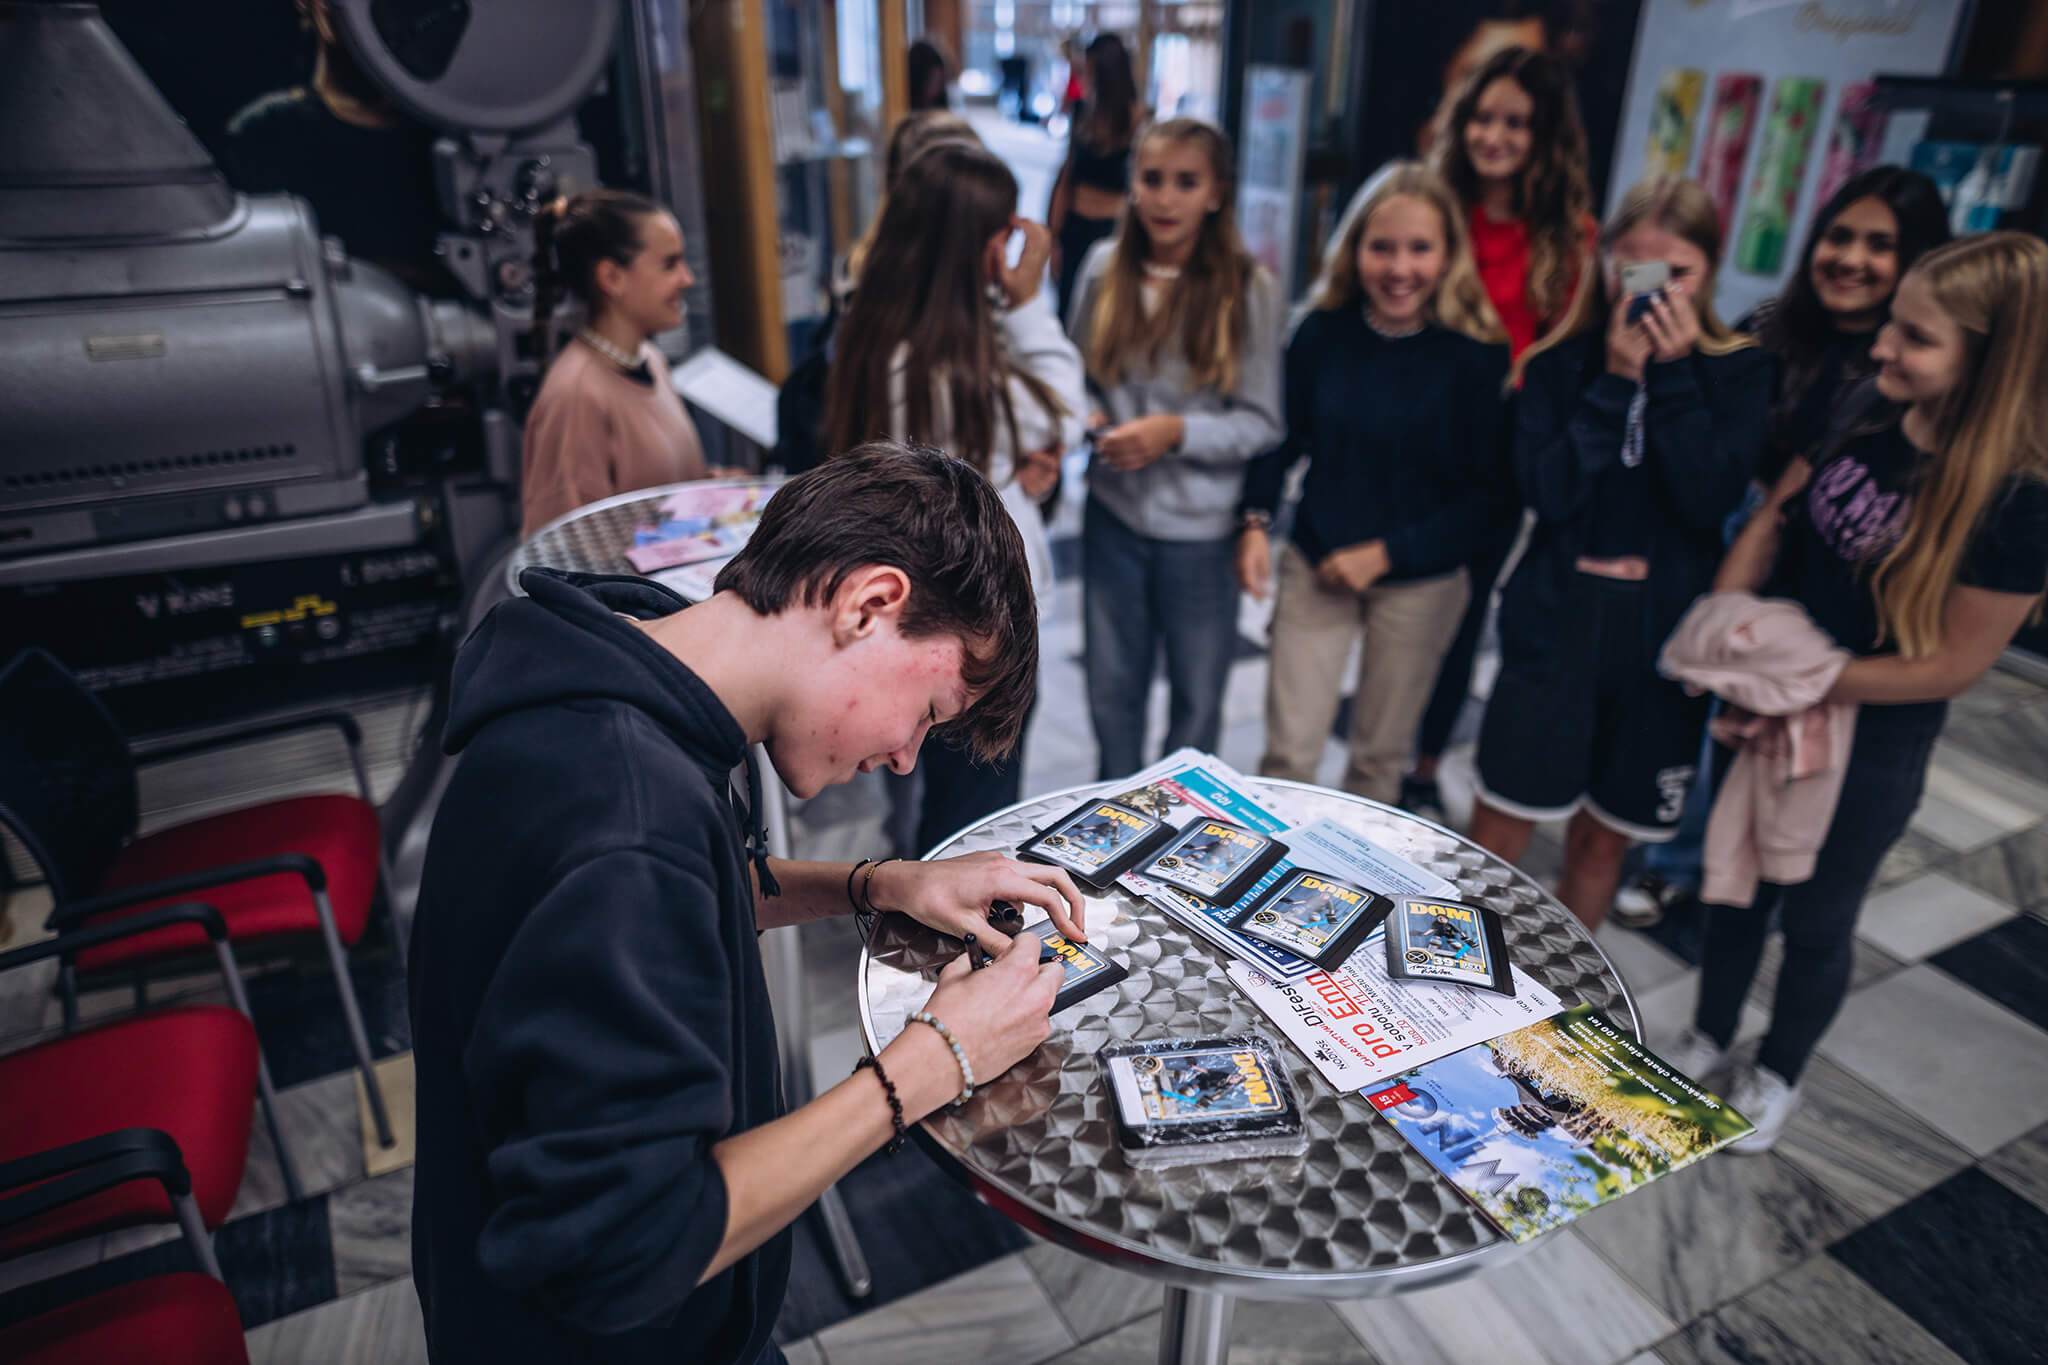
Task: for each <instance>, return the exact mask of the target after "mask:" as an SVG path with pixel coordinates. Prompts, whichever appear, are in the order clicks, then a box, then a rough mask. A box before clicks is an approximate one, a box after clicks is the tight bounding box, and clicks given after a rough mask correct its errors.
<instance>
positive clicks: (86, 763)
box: [0, 649, 396, 1147]
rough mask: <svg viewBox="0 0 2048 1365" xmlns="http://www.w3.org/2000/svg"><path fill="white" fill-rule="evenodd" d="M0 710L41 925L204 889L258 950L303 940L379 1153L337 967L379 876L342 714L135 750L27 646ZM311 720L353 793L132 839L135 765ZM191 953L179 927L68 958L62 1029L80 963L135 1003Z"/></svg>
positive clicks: (355, 1014)
mask: <svg viewBox="0 0 2048 1365" xmlns="http://www.w3.org/2000/svg"><path fill="white" fill-rule="evenodd" d="M0 715H5V716H7V717H8V720H9V724H8V726H7V727H6V733H5V735H4V736H0V826H4V827H6V828H8V829H10V830H12V832H13V833H14V834H15V835H16V837H17V838H19V839H20V840H21V842H22V843H23V844H24V845H25V846H26V847H27V849H28V850H29V852H30V854H31V855H32V856H33V857H34V859H35V861H36V862H37V864H38V865H39V867H40V868H41V870H42V873H43V876H44V878H45V879H46V880H47V881H48V883H49V886H50V894H51V897H52V899H53V901H54V902H55V906H54V908H53V909H52V910H51V912H50V918H49V921H48V927H49V928H52V929H55V930H58V931H60V932H61V931H67V930H71V929H75V928H78V927H79V926H81V925H85V924H93V923H104V922H107V921H109V920H115V919H120V918H124V917H128V916H133V915H136V914H139V913H141V912H142V911H145V910H148V909H150V908H152V907H155V906H160V905H164V904H167V903H170V902H174V901H179V900H183V899H185V898H187V897H190V896H193V895H195V894H201V893H203V894H204V895H205V898H206V900H207V902H208V903H209V904H211V905H213V906H214V907H215V908H217V909H218V910H219V911H220V914H221V916H222V918H223V919H225V920H226V922H227V926H228V936H229V938H230V939H232V940H233V941H234V942H235V943H237V944H243V945H252V944H253V945H258V946H261V947H264V948H269V947H272V946H277V945H279V944H281V943H282V942H284V941H287V940H291V939H303V938H305V937H308V936H318V937H319V939H320V940H321V942H322V944H323V946H324V947H325V949H326V954H327V961H328V965H329V967H330V968H331V969H332V970H333V972H334V980H335V985H336V987H337V989H338V990H339V993H340V996H341V1009H342V1016H343V1019H344V1021H345V1023H346V1024H347V1026H348V1036H349V1042H350V1045H351V1046H352V1047H353V1049H354V1051H355V1055H356V1065H357V1067H358V1068H359V1069H360V1070H361V1072H362V1076H363V1084H364V1086H365V1087H366V1088H367V1090H368V1092H369V1101H370V1115H371V1119H372V1121H373V1122H374V1123H375V1125H376V1129H377V1139H378V1141H379V1142H381V1143H382V1144H383V1145H384V1146H386V1147H389V1146H391V1145H392V1144H393V1142H394V1138H393V1136H392V1132H391V1121H390V1119H389V1117H388V1116H387V1115H386V1112H385V1107H384V1091H383V1088H382V1086H380V1085H379V1084H378V1082H377V1072H376V1068H375V1067H374V1066H373V1065H372V1061H371V1057H370V1044H369V1038H368V1036H367V1035H366V1033H365V1031H364V1028H363V1012H362V1007H361V1005H360V1004H358V1003H357V1000H356V993H355V986H354V984H353V983H352V982H351V981H350V980H349V974H348V949H349V948H351V947H353V946H355V944H356V943H357V942H358V941H360V940H361V938H362V935H363V930H364V928H365V926H366V925H367V924H368V923H369V918H370V909H371V906H372V904H373V903H374V901H375V899H376V894H377V888H378V885H379V882H380V880H382V881H384V883H385V884H386V885H388V884H389V879H388V878H385V877H383V869H384V859H383V840H382V837H381V835H380V834H379V831H378V825H377V811H376V807H375V806H374V805H372V804H371V801H370V781H369V771H368V769H367V768H366V767H365V765H364V763H363V756H362V731H361V729H360V727H358V726H357V725H356V722H355V720H354V719H353V718H352V717H350V716H347V715H344V714H341V713H338V712H337V713H329V714H325V715H319V716H309V717H306V718H304V719H301V720H293V721H284V722H279V723H276V724H268V725H261V726H257V727H253V728H250V729H244V730H240V731H237V732H235V733H234V734H230V735H222V736H218V737H215V738H212V739H207V740H201V741H198V742H196V743H192V744H182V745H178V746H175V747H172V748H168V749H157V750H153V751H152V752H150V753H149V754H147V755H146V756H142V757H140V758H138V757H137V756H136V755H135V754H134V753H132V752H131V751H130V749H129V746H128V741H127V738H126V736H124V735H123V734H122V733H121V729H120V727H119V726H118V725H117V724H116V723H115V721H114V718H113V716H112V715H111V714H109V713H108V711H107V709H106V707H105V706H104V705H102V704H101V702H100V700H99V698H98V697H96V696H94V695H93V694H92V693H91V692H90V691H88V690H87V689H86V688H84V687H83V686H81V685H80V684H79V682H78V681H77V679H75V678H73V677H72V676H71V674H70V673H69V672H67V671H66V670H65V668H64V666H63V665H62V664H60V663H59V662H57V660H56V659H55V658H53V657H51V656H50V655H49V654H47V653H45V652H44V651H42V650H40V649H27V650H23V651H22V652H21V653H19V654H17V655H16V656H15V657H14V658H13V660H11V661H10V662H9V663H8V665H7V667H6V669H5V670H0ZM321 726H331V727H333V728H335V729H338V730H339V731H340V732H341V735H342V738H343V740H344V741H345V742H346V743H347V746H348V752H349V759H350V762H351V764H352V765H353V767H354V768H355V774H356V785H357V788H358V790H359V792H360V795H358V796H339V795H337V796H303V797H294V798H290V799H287V800H282V801H272V802H268V803H265V804H262V805H257V806H251V807H248V808H246V809H243V810H237V811H230V812H228V813H226V814H224V815H215V816H209V817H207V818H205V819H201V820H193V821H190V822H187V823H185V824H181V825H175V826H172V827H171V828H169V829H163V830H158V831H157V832H155V833H153V834H147V835H143V836H141V837H139V838H138V837H136V828H137V824H138V822H139V819H140V800H139V797H138V795H137V791H136V780H135V773H136V768H137V765H138V764H139V763H155V762H161V761H164V760H166V759H171V758H179V757H184V756H186V755H189V754H192V753H195V752H200V751H204V750H208V749H216V748H222V747H225V746H228V745H233V744H241V743H246V742H248V741H250V740H253V739H261V738H266V737H269V736H272V735H277V734H283V733H287V732H290V731H294V730H300V729H306V728H310V727H321ZM395 937H396V929H395V925H394V938H395ZM204 947H205V941H204V937H203V935H201V934H200V933H199V931H198V930H196V929H193V928H191V927H189V926H180V927H174V928H170V929H167V930H164V931H163V932H160V933H155V934H149V935H144V936H139V937H135V938H124V939H122V940H121V941H119V942H109V943H105V944H101V945H98V946H96V947H94V948H92V949H90V950H83V951H79V952H76V953H72V954H68V955H67V956H66V957H65V958H64V960H63V964H62V966H61V968H60V971H59V975H58V984H59V987H60V990H61V991H62V993H63V998H64V1022H65V1027H67V1028H71V1027H75V1026H76V1024H77V1018H78V1011H77V992H78V975H79V973H80V972H85V973H91V974H95V975H104V974H108V973H125V974H130V975H132V977H133V979H134V981H135V982H136V988H137V995H138V999H140V998H141V991H142V980H143V972H144V969H145V968H149V967H155V966H158V965H161V964H164V963H166V962H168V961H171V960H174V959H179V958H182V957H185V956H187V955H189V954H191V953H192V952H194V951H195V950H200V949H203V948H204Z"/></svg>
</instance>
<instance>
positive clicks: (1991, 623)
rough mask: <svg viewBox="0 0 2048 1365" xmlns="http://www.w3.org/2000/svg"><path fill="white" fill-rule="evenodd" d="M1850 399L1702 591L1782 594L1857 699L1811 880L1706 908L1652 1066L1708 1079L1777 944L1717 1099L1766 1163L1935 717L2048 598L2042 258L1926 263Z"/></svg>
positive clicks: (2047, 285)
mask: <svg viewBox="0 0 2048 1365" xmlns="http://www.w3.org/2000/svg"><path fill="white" fill-rule="evenodd" d="M1870 354H1871V358H1872V359H1873V360H1875V361H1876V362H1877V363H1878V371H1877V375H1876V377H1875V378H1874V379H1873V380H1871V381H1870V384H1869V386H1868V388H1867V389H1866V390H1864V391H1859V392H1858V393H1857V394H1853V395H1851V397H1850V398H1849V399H1847V400H1845V402H1844V407H1845V409H1846V410H1847V411H1846V413H1845V417H1844V419H1843V420H1842V421H1840V422H1838V430H1837V433H1836V434H1835V435H1834V436H1833V437H1831V438H1830V439H1829V440H1828V441H1827V442H1826V443H1824V444H1823V445H1822V446H1821V447H1820V448H1819V450H1817V451H1816V452H1815V453H1814V455H1813V457H1812V459H1811V460H1810V461H1809V460H1808V459H1807V458H1805V457H1799V458H1795V459H1793V460H1792V462H1791V464H1790V466H1789V467H1788V468H1787V469H1786V471H1785V473H1784V475H1783V476H1782V477H1781V478H1780V479H1779V480H1778V482H1777V484H1776V485H1775V487H1774V488H1773V489H1772V492H1771V495H1770V497H1769V499H1768V500H1767V502H1766V503H1765V505H1764V507H1763V509H1762V510H1761V511H1760V512H1759V513H1758V514H1757V515H1756V517H1754V518H1753V519H1752V520H1751V521H1750V523H1749V525H1748V526H1747V527H1746V528H1745V529H1744V530H1743V532H1742V534H1741V535H1740V536H1739V537H1737V539H1736V542H1735V545H1734V547H1733V548H1732V549H1731V550H1730V551H1729V552H1728V557H1727V560H1726V562H1725V563H1724V564H1723V565H1722V567H1721V572H1720V576H1719V577H1718V579H1717V580H1716V581H1715V585H1714V586H1715V587H1717V588H1723V589H1747V590H1750V591H1755V592H1759V593H1763V594H1766V595H1769V596H1772V597H1783V598H1790V599H1791V600H1793V601H1796V602H1798V603H1799V604H1800V605H1801V606H1803V607H1805V608H1806V611H1807V614H1808V615H1809V616H1811V617H1812V618H1813V620H1814V621H1815V622H1816V623H1817V624H1818V625H1819V626H1820V627H1821V628H1822V629H1824V630H1825V631H1827V633H1828V634H1829V635H1830V636H1832V637H1833V638H1834V640H1835V642H1836V643H1837V644H1838V645H1840V646H1842V647H1843V648H1844V649H1846V650H1848V651H1849V652H1850V654H1851V655H1852V656H1854V657H1852V658H1851V660H1850V662H1849V663H1848V664H1847V665H1846V666H1844V668H1843V669H1842V672H1841V676H1840V677H1839V678H1838V679H1837V681H1836V682H1835V685H1834V689H1833V690H1832V691H1831V692H1830V693H1829V694H1828V698H1827V700H1828V701H1830V702H1855V703H1857V704H1858V706H1857V714H1856V736H1855V740H1854V743H1853V744H1852V746H1851V748H1850V753H1849V763H1848V769H1847V772H1846V774H1845V775H1844V778H1843V782H1842V795H1841V799H1840V802H1839V804H1837V806H1836V808H1835V812H1834V817H1833V820H1832V821H1831V823H1830V824H1829V826H1828V831H1827V836H1826V840H1825V842H1823V844H1822V845H1821V851H1820V856H1819V859H1818V861H1817V863H1816V865H1815V869H1814V874H1813V877H1812V878H1811V879H1810V880H1808V881H1806V882H1802V883H1800V884H1799V885H1796V886H1774V885H1771V884H1769V883H1766V884H1765V885H1764V886H1763V888H1762V890H1761V892H1760V893H1759V895H1758V896H1757V898H1756V901H1755V902H1754V903H1753V904H1752V905H1749V906H1742V907H1735V906H1716V907H1715V908H1714V911H1713V914H1712V916H1711V917H1710V919H1709V922H1708V929H1707V941H1706V950H1705V957H1704V959H1703V961H1702V963H1701V968H1702V971H1701V979H1700V999H1699V1009H1698V1012H1697V1014H1696V1016H1695V1019H1694V1024H1693V1028H1692V1030H1691V1031H1690V1032H1688V1033H1687V1034H1686V1035H1685V1036H1684V1038H1682V1039H1681V1040H1680V1042H1679V1044H1678V1045H1677V1047H1676V1048H1675V1049H1672V1051H1677V1052H1682V1053H1683V1054H1684V1056H1683V1059H1681V1058H1680V1057H1677V1056H1671V1054H1670V1052H1666V1056H1667V1057H1669V1059H1670V1060H1671V1061H1672V1062H1673V1063H1674V1064H1675V1065H1678V1066H1680V1067H1681V1068H1682V1069H1684V1070H1686V1071H1687V1072H1690V1073H1691V1074H1694V1075H1701V1074H1703V1073H1705V1072H1708V1071H1711V1070H1714V1069H1716V1068H1717V1067H1720V1066H1723V1065H1725V1063H1726V1062H1727V1061H1728V1060H1729V1059H1728V1056H1727V1052H1726V1048H1727V1046H1728V1044H1729V1043H1730V1042H1731V1041H1732V1039H1733V1037H1734V1033H1735V1026H1736V1017H1737V1015H1738V1014H1739V1013H1740V1011H1741V1008H1742V1003H1743V1001H1744V999H1745V998H1746V997H1747V996H1748V994H1749V990H1750V986H1751V984H1752V983H1753V982H1754V980H1755V977H1756V968H1757V962H1758V960H1759V958H1760V956H1761V954H1762V951H1763V946H1764V938H1765V933H1766V928H1767V925H1768V923H1769V921H1770V920H1771V919H1772V918H1773V912H1774V911H1775V917H1776V919H1777V920H1778V922H1779V923H1780V924H1781V925H1782V926H1783V929H1784V934H1785V959H1784V965H1783V966H1782V967H1781V968H1780V969H1779V973H1778V985H1777V992H1776V999H1775V1002H1774V1004H1773V1008H1772V1012H1771V1025H1770V1031H1769V1032H1768V1033H1766V1034H1765V1035H1764V1039H1763V1044H1762V1046H1761V1048H1760V1049H1759V1050H1758V1052H1757V1055H1756V1061H1755V1063H1754V1064H1753V1065H1751V1066H1748V1067H1745V1068H1743V1069H1742V1070H1741V1071H1740V1073H1739V1074H1737V1075H1736V1076H1735V1077H1734V1079H1733V1088H1732V1090H1731V1091H1725V1092H1724V1093H1727V1094H1729V1096H1730V1102H1731V1103H1732V1104H1733V1105H1734V1106H1735V1107H1736V1108H1737V1109H1738V1110H1740V1111H1741V1112H1742V1114H1743V1115H1745V1116H1746V1117H1747V1118H1749V1119H1750V1120H1751V1121H1752V1122H1753V1123H1755V1124H1756V1125H1757V1128H1758V1130H1759V1131H1758V1134H1757V1136H1756V1138H1754V1139H1745V1140H1744V1143H1743V1144H1738V1145H1746V1146H1747V1147H1748V1148H1750V1149H1752V1150H1754V1149H1760V1148H1764V1147H1768V1146H1769V1145H1770V1144H1771V1142H1772V1141H1774V1140H1775V1139H1776V1137H1777V1134H1778V1133H1779V1131H1780V1130H1782V1128H1783V1127H1784V1124H1785V1122H1786V1120H1787V1119H1788V1118H1789V1117H1790V1116H1791V1114H1792V1111H1793V1110H1794V1108H1796V1106H1797V1104H1798V1096H1799V1092H1798V1084H1799V1077H1800V1072H1801V1070H1802V1068H1803V1067H1804V1066H1805V1064H1806V1061H1807V1058H1808V1057H1809V1056H1811V1055H1812V1052H1813V1049H1814V1047H1815V1045H1816V1044H1818V1042H1819V1041H1820V1038H1821V1035H1822V1034H1823V1033H1825V1032H1826V1030H1827V1027H1828V1025H1829V1024H1830V1023H1831V1022H1833V1020H1834V1017H1835V1013H1836V1011H1837V1010H1839V1009H1840V1007H1841V1004H1842V1000H1843V998H1844V997H1845V996H1846V994H1847V992H1848V987H1849V968H1850V956H1851V942H1852V939H1853V937H1854V934H1855V929H1856V916H1857V913H1858V911H1859V910H1860V909H1861V907H1862V903H1863V898H1864V895H1865V894H1866V893H1867V892H1868V891H1869V889H1870V883H1871V880H1872V878H1873V877H1875V876H1876V873H1877V868H1878V865H1879V864H1880V863H1881V862H1882V861H1883V859H1884V856H1885V854H1886V852H1887V851H1889V850H1890V848H1891V846H1892V844H1893V843H1894V842H1896V841H1897V839H1898V837H1899V836H1900V835H1901V834H1903V833H1904V832H1905V829H1906V824H1907V822H1908V821H1909V820H1910V819H1911V818H1912V815H1913V811H1914V809H1915V807H1917V806H1918V805H1919V803H1920V795H1921V790H1922V788H1923V786H1924V785H1925V781H1926V774H1927V763H1928V758H1929V755H1930V754H1931V753H1932V751H1933V747H1934V742H1935V740H1936V738H1937V737H1938V736H1939V735H1940V733H1941V728H1942V724H1943V721H1944V720H1945V719H1946V717H1947V711H1948V700H1949V698H1951V697H1955V696H1958V695H1960V694H1961V693H1962V692H1964V691H1966V690H1967V689H1968V688H1969V687H1970V686H1971V685H1972V684H1974V683H1975V682H1976V681H1977V680H1978V679H1979V678H1981V677H1982V676H1983V675H1984V673H1985V672H1986V671H1987V670H1988V669H1989V668H1990V667H1991V665H1992V663H1993V662H1994V661H1996V660H1997V658H1998V656H1999V654H2000V653H2001V652H2003V651H2004V649H2005V647H2006V646H2007V645H2008V644H2010V643H2011V641H2012V637H2013V635H2014V633H2015V632H2017V631H2018V630H2019V628H2020V627H2021V626H2022V625H2024V624H2025V623H2026V622H2027V621H2028V619H2029V618H2037V617H2038V613H2039V612H2040V609H2041V601H2042V594H2043V591H2044V589H2048V243H2044V242H2043V241H2042V240H2041V239H2040V238H2038V237H2034V236H2031V235H2029V234H2026V233H2020V232H1989V233H1985V234H1984V235H1982V236H1978V237H1968V238H1964V239H1962V240H1961V241H1957V242H1952V243H1950V244H1949V245H1947V246H1943V247H1937V248H1936V249H1935V250H1933V251H1930V252H1928V253H1927V254H1926V255H1924V256H1922V257H1921V258H1920V259H1919V261H1918V262H1917V263H1916V264H1915V265H1914V266H1913V267H1912V268H1911V269H1910V270H1908V271H1907V272H1906V273H1905V275H1904V276H1903V277H1902V278H1901V279H1900V282H1899V287H1898V291H1897V293H1896V294H1895V295H1894V296H1893V297H1892V300H1891V316H1890V319H1889V321H1887V322H1886V323H1885V325H1884V327H1883V329H1882V330H1881V331H1879V333H1878V336H1877V341H1876V344H1875V345H1873V346H1872V347H1871V352H1870Z"/></svg>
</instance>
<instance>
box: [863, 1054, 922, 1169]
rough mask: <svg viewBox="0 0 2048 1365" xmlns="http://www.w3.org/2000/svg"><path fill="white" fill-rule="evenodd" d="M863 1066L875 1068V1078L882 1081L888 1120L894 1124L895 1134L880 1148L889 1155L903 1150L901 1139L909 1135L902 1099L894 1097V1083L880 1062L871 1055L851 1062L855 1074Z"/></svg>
mask: <svg viewBox="0 0 2048 1365" xmlns="http://www.w3.org/2000/svg"><path fill="white" fill-rule="evenodd" d="M864 1066H870V1067H873V1068H874V1069H875V1079H876V1080H878V1081H880V1082H881V1083H882V1089H883V1090H884V1091H885V1092H886V1093H887V1094H888V1096H889V1122H891V1123H892V1124H894V1125H895V1126H896V1136H895V1137H892V1138H890V1139H889V1141H888V1143H887V1144H886V1145H885V1146H883V1148H882V1150H883V1151H884V1152H887V1153H888V1154H889V1155H890V1156H894V1155H896V1153H898V1152H900V1151H902V1150H903V1140H904V1139H905V1138H907V1137H909V1136H910V1130H909V1129H908V1128H906V1127H905V1126H904V1124H903V1101H902V1100H899V1099H897V1098H896V1083H895V1082H894V1081H892V1080H890V1079H889V1073H888V1072H886V1071H884V1070H882V1064H881V1063H880V1062H878V1061H876V1060H875V1059H874V1058H873V1057H863V1058H861V1059H860V1060H859V1061H857V1062H855V1063H854V1064H853V1069H854V1072H855V1074H856V1075H857V1074H859V1072H860V1069H861V1068H862V1067H864Z"/></svg>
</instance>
